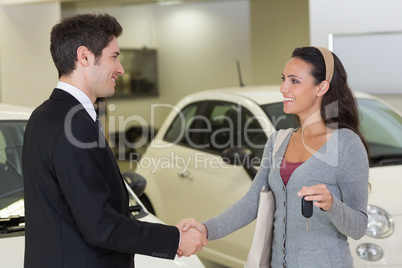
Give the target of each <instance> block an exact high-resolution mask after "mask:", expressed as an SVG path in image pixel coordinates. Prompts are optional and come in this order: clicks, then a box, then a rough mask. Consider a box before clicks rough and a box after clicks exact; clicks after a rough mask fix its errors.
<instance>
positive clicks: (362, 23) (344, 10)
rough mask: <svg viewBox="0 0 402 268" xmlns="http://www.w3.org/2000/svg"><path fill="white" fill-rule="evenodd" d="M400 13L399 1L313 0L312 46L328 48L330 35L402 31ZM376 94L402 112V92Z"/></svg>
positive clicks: (311, 21)
mask: <svg viewBox="0 0 402 268" xmlns="http://www.w3.org/2000/svg"><path fill="white" fill-rule="evenodd" d="M401 13H402V1H400V0H382V1H378V0H370V1H368V0H353V1H350V0H336V1H333V0H310V40H311V44H312V45H317V46H325V47H328V45H329V43H328V35H329V34H359V33H373V32H396V31H402V20H401V19H400V17H401ZM401 45H402V44H401ZM341 60H342V59H341ZM378 79H387V77H378ZM379 93H380V92H379ZM375 95H377V96H378V97H381V98H382V99H384V100H385V101H387V102H388V103H390V104H391V105H392V106H394V107H396V108H397V109H399V110H400V111H402V89H401V91H400V94H375Z"/></svg>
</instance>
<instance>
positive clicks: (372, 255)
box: [356, 243, 384, 261]
mask: <svg viewBox="0 0 402 268" xmlns="http://www.w3.org/2000/svg"><path fill="white" fill-rule="evenodd" d="M356 253H357V255H358V256H359V257H360V258H362V259H363V260H366V261H378V260H379V259H381V258H382V256H383V255H384V253H383V250H382V248H381V247H379V246H377V245H374V244H369V243H365V244H361V245H359V246H358V247H357V249H356Z"/></svg>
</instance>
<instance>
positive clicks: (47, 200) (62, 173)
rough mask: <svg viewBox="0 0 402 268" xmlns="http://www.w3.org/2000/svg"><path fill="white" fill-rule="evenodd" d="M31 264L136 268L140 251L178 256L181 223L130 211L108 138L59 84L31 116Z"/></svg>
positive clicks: (27, 167) (27, 156) (27, 152)
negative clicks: (137, 215)
mask: <svg viewBox="0 0 402 268" xmlns="http://www.w3.org/2000/svg"><path fill="white" fill-rule="evenodd" d="M23 173H24V183H25V185H24V186H25V220H26V238H25V267H27V268H28V267H34V268H46V267H49V268H59V267H60V268H61V267H64V268H68V267H71V268H79V267H85V268H87V267H97V268H102V267H105V268H106V267H107V268H117V267H124V268H127V267H133V254H135V253H139V254H144V255H150V256H157V257H162V258H168V259H173V258H174V257H175V254H176V251H177V247H178V243H179V236H180V234H179V231H178V229H177V228H176V227H173V226H165V225H160V224H151V223H144V222H140V221H137V220H134V219H131V218H130V216H129V210H128V194H127V190H126V188H125V186H124V183H123V179H122V177H121V174H120V171H119V168H118V165H117V163H116V160H115V158H114V156H113V154H112V152H111V149H110V148H109V146H108V144H107V142H106V140H105V138H104V137H103V135H102V134H100V132H99V129H98V127H97V125H96V124H95V122H94V121H93V120H92V118H91V117H90V116H89V114H88V113H87V111H86V110H85V109H84V108H83V107H82V105H81V104H80V103H79V102H78V101H77V100H76V99H75V98H74V97H73V96H72V95H70V94H68V93H66V92H64V91H62V90H60V89H55V90H54V91H53V93H52V95H51V96H50V98H49V100H47V101H45V102H44V103H43V104H42V105H41V106H39V107H38V108H37V109H36V110H35V111H34V112H33V114H32V116H31V118H30V119H29V121H28V124H27V127H26V130H25V137H24V147H23Z"/></svg>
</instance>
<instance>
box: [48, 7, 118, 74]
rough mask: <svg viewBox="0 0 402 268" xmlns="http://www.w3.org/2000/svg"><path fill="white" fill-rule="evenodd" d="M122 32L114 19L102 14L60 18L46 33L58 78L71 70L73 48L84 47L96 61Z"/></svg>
mask: <svg viewBox="0 0 402 268" xmlns="http://www.w3.org/2000/svg"><path fill="white" fill-rule="evenodd" d="M122 31H123V29H122V27H121V25H120V24H119V23H118V22H117V20H116V19H115V18H114V17H112V16H110V15H108V14H105V13H102V14H80V15H76V16H72V17H68V18H66V19H63V20H62V21H61V22H60V23H58V24H56V25H55V26H53V28H52V31H51V34H50V53H51V54H52V58H53V62H54V64H55V65H56V68H57V71H58V73H59V78H60V77H61V76H63V75H68V74H71V73H72V72H73V70H74V69H75V63H76V61H77V49H78V48H79V47H80V46H85V47H87V48H88V49H89V50H90V51H91V52H92V53H93V54H94V55H95V59H96V60H99V58H100V57H101V55H102V50H103V49H104V48H105V47H107V45H108V44H109V43H110V42H111V41H112V39H113V37H116V38H117V37H119V36H120V35H121V33H122Z"/></svg>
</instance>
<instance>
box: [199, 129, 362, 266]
mask: <svg viewBox="0 0 402 268" xmlns="http://www.w3.org/2000/svg"><path fill="white" fill-rule="evenodd" d="M276 134H277V132H276V133H274V134H273V135H272V136H271V137H270V138H269V139H268V142H267V144H266V146H265V150H264V153H263V159H262V162H261V165H260V168H259V170H258V173H257V175H256V176H255V178H254V181H253V183H252V185H251V187H250V189H249V191H248V192H247V194H246V195H245V196H244V197H243V198H242V199H240V200H239V201H237V202H236V203H234V204H233V205H232V206H230V207H229V208H228V209H226V210H225V211H224V212H222V213H221V214H220V215H218V216H216V217H214V218H211V219H209V220H207V221H206V222H204V224H205V225H206V226H207V229H208V239H209V240H214V239H218V238H221V237H223V236H226V235H228V234H230V233H232V232H234V231H236V230H237V229H239V228H242V227H244V226H246V225H247V224H249V223H250V222H252V221H253V220H254V219H255V218H256V216H257V209H258V201H259V193H260V191H261V189H262V187H263V186H264V185H265V186H266V187H268V189H270V190H272V191H273V193H274V196H275V204H276V210H275V214H274V236H273V242H272V261H271V265H272V268H279V267H290V268H296V267H303V268H335V267H342V268H345V267H346V268H350V267H353V258H352V255H351V253H350V250H349V244H348V242H347V237H348V236H350V237H352V238H353V239H359V238H361V237H362V236H363V235H364V234H365V232H366V229H367V199H368V177H369V174H368V172H369V166H368V159H367V153H366V150H365V148H364V146H363V143H362V142H361V140H360V138H359V137H358V136H357V135H356V134H355V133H354V132H352V131H351V130H349V129H340V130H336V131H334V132H333V134H332V136H331V138H330V139H329V141H328V142H327V143H326V144H325V145H324V146H323V147H322V148H320V149H319V151H318V152H316V153H315V154H314V155H313V156H312V157H310V158H309V159H308V160H307V161H305V162H304V163H303V164H302V165H301V166H299V167H298V168H297V169H296V170H295V171H294V172H293V174H292V176H291V177H290V179H289V182H288V184H287V186H285V185H284V184H283V181H282V178H281V175H280V165H281V161H282V158H283V155H284V153H285V150H286V148H287V145H288V143H289V140H290V136H291V134H292V133H290V134H289V135H288V137H286V139H285V140H284V142H283V143H282V145H281V146H280V147H279V150H278V152H277V153H276V155H275V157H274V158H273V159H272V157H271V156H272V149H273V144H274V141H275V137H276ZM267 178H268V180H267ZM316 184H325V185H326V186H327V187H328V189H329V190H330V191H331V193H332V196H333V205H332V208H331V209H329V210H328V211H323V210H320V209H319V208H317V207H315V206H314V214H313V216H312V217H311V218H310V219H309V230H308V231H307V230H306V219H305V218H304V217H303V216H302V214H301V198H300V197H299V196H298V195H297V192H298V191H299V190H300V189H301V188H302V186H312V185H316Z"/></svg>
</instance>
